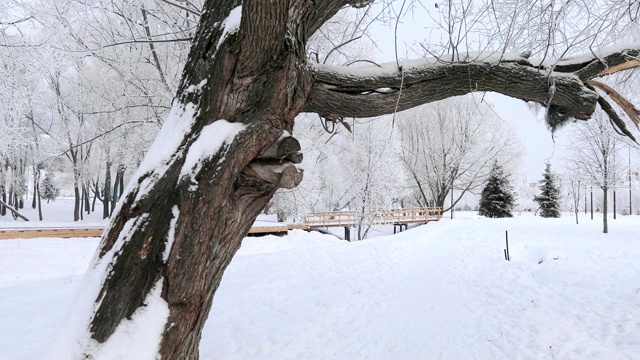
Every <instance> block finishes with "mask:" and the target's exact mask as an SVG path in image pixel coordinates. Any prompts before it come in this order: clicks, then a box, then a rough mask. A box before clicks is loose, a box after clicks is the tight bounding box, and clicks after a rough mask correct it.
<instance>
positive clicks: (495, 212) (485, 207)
mask: <svg viewBox="0 0 640 360" xmlns="http://www.w3.org/2000/svg"><path fill="white" fill-rule="evenodd" d="M514 206H515V196H514V192H513V187H512V186H511V183H510V180H509V176H508V175H506V174H505V173H504V170H503V169H502V166H500V165H498V162H497V161H496V162H494V163H493V167H492V168H491V173H490V174H489V180H488V181H487V185H486V186H485V187H484V189H483V190H482V196H481V197H480V209H479V211H478V214H479V215H483V216H486V217H490V218H503V217H513V214H512V213H511V212H512V211H513V207H514Z"/></svg>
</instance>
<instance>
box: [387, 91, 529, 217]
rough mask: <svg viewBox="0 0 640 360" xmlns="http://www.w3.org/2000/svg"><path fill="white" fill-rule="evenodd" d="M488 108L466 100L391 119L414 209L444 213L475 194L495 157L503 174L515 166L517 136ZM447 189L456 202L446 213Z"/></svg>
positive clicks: (472, 98)
mask: <svg viewBox="0 0 640 360" xmlns="http://www.w3.org/2000/svg"><path fill="white" fill-rule="evenodd" d="M491 106H492V105H491V104H489V103H487V101H486V100H485V101H482V99H481V97H480V96H474V95H473V94H470V95H467V96H459V97H454V98H450V99H446V100H442V101H438V102H435V103H432V104H427V105H424V106H420V107H417V108H414V109H410V110H406V111H403V112H402V113H399V114H398V115H397V123H398V125H399V128H400V132H401V139H402V160H403V163H404V164H405V166H406V168H407V171H408V172H409V174H410V177H411V179H412V182H413V185H414V188H415V189H416V191H415V192H414V193H415V200H416V202H417V203H418V204H419V205H421V206H427V204H429V205H430V206H437V207H440V208H442V211H447V210H449V209H450V208H451V207H453V206H455V204H456V203H458V201H459V200H460V199H461V198H462V197H463V196H464V194H465V193H467V192H474V191H479V190H480V189H481V186H482V185H483V182H484V180H485V179H486V178H487V176H489V171H490V170H491V166H492V165H493V162H494V160H495V159H496V157H500V158H501V159H504V162H503V164H504V165H506V166H508V167H509V168H512V167H514V166H515V165H517V162H518V160H519V150H518V139H517V135H516V134H515V133H514V131H513V129H512V128H510V127H509V126H508V125H507V124H505V122H504V121H503V120H502V119H500V118H499V117H498V116H497V115H496V113H495V112H494V111H493V109H492V108H491ZM452 187H455V190H457V197H456V198H455V199H454V201H453V203H452V204H450V205H449V208H446V207H445V201H446V199H447V198H448V197H449V196H450V193H451V191H453V189H452Z"/></svg>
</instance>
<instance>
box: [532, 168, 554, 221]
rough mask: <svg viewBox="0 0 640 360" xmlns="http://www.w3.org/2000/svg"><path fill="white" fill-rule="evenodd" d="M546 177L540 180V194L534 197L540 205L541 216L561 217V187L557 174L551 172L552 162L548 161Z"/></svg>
mask: <svg viewBox="0 0 640 360" xmlns="http://www.w3.org/2000/svg"><path fill="white" fill-rule="evenodd" d="M543 176H544V179H542V180H540V192H541V193H540V195H537V196H535V197H534V198H533V201H535V202H537V203H538V205H539V208H538V210H539V211H540V216H541V217H545V218H559V217H560V189H559V188H558V185H557V179H558V178H557V176H556V174H554V173H552V172H551V164H549V163H547V168H546V170H545V171H544V174H543Z"/></svg>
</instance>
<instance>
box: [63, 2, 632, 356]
mask: <svg viewBox="0 0 640 360" xmlns="http://www.w3.org/2000/svg"><path fill="white" fill-rule="evenodd" d="M369 3H370V1H369V0H325V1H308V0H270V1H256V0H247V1H244V2H243V3H242V6H240V4H241V2H240V1H239V0H217V1H213V0H207V1H206V2H205V5H204V9H203V11H202V17H201V20H200V26H199V28H198V31H197V34H196V36H195V38H194V41H193V44H192V48H191V51H190V54H189V57H188V60H187V64H186V67H185V70H184V72H183V79H182V82H181V85H180V87H179V90H178V94H177V97H176V99H175V100H174V102H173V104H172V108H171V112H170V115H169V117H168V119H167V120H166V121H165V123H164V125H163V127H162V130H161V131H160V134H159V135H158V138H157V139H156V141H155V142H154V144H153V145H152V147H151V149H150V150H149V151H148V154H149V155H148V156H147V158H145V160H144V161H143V163H142V164H141V166H140V168H139V169H138V171H137V172H136V174H135V175H134V176H133V179H132V181H131V182H130V184H129V186H128V187H127V192H126V193H125V195H124V199H123V200H122V201H121V202H120V203H119V205H118V208H117V212H116V214H115V216H114V217H113V218H112V220H111V223H110V225H109V227H108V229H107V230H106V231H105V234H104V235H103V238H102V241H101V244H100V249H99V253H98V256H96V258H95V260H94V263H93V264H92V266H91V268H90V270H89V271H88V272H87V274H86V276H85V280H84V282H83V284H82V285H81V289H80V292H81V296H79V297H78V300H77V304H76V305H74V312H75V313H74V316H75V318H73V319H71V320H70V322H69V324H70V325H69V326H70V328H65V329H64V330H63V332H62V334H63V335H62V336H63V338H62V340H61V342H60V343H59V344H61V346H60V347H59V348H57V349H56V350H54V351H53V352H52V353H54V354H56V355H57V356H59V358H63V359H70V358H71V359H73V358H83V359H85V358H89V359H92V358H98V357H100V354H105V353H108V354H110V356H111V355H112V357H113V358H118V355H117V354H122V356H120V358H127V357H129V358H131V356H132V355H131V354H134V353H135V354H138V353H141V354H144V355H141V356H137V357H136V358H137V359H142V358H145V356H146V357H148V358H151V359H153V358H156V357H161V358H162V359H164V360H166V359H180V360H182V359H196V358H198V348H199V341H200V337H201V333H202V328H203V326H204V323H205V321H206V319H207V317H208V314H209V310H210V308H211V304H212V299H213V295H214V293H215V291H216V289H217V288H218V285H219V284H220V280H221V278H222V274H223V273H224V270H225V268H226V267H227V265H228V264H229V262H230V261H231V259H232V257H233V255H234V254H235V252H236V251H237V250H238V248H239V247H240V243H241V240H242V238H243V237H244V236H245V235H246V234H247V232H248V230H249V229H250V227H251V225H252V223H253V221H254V219H255V217H256V216H257V215H258V213H259V212H260V210H261V209H262V208H264V206H265V205H266V204H267V203H268V201H269V200H270V199H271V197H272V196H273V194H274V192H275V191H276V189H277V188H278V187H279V186H295V185H297V182H299V181H300V176H299V175H296V174H292V173H291V170H290V169H291V167H290V166H288V165H287V164H285V165H283V166H279V167H275V166H273V161H275V160H276V159H266V160H265V159H259V157H260V155H261V153H262V152H263V151H264V150H265V149H267V148H268V147H269V146H270V145H272V144H273V143H274V142H276V141H277V140H278V139H280V138H282V136H283V134H284V131H289V132H290V131H291V129H292V127H293V119H294V117H295V116H296V115H297V114H298V113H300V112H301V111H302V110H303V109H304V108H305V106H306V109H307V110H310V111H314V112H318V113H320V114H331V113H333V114H336V113H337V114H342V115H347V116H374V115H380V114H384V113H389V112H392V111H393V110H394V108H395V104H396V101H397V99H398V98H399V97H398V94H392V95H387V94H386V93H385V94H381V93H380V92H379V91H376V90H377V89H380V88H389V87H391V88H394V89H397V88H399V87H400V86H401V76H402V77H403V78H404V84H405V85H404V86H405V87H406V89H404V90H403V92H402V97H401V98H400V105H399V107H400V108H407V107H410V106H416V105H419V104H423V103H426V102H429V101H435V100H438V99H442V98H445V97H448V96H453V95H460V94H463V93H468V92H471V91H474V90H494V91H500V92H503V93H506V94H508V95H511V96H516V97H519V98H522V99H527V100H533V101H537V102H540V103H542V102H544V101H546V100H547V97H548V96H547V95H548V94H547V93H548V85H547V84H549V79H550V77H553V78H554V79H555V83H556V87H557V90H556V96H555V97H554V98H553V102H552V104H553V105H554V106H558V107H562V106H565V107H566V111H567V112H568V113H570V114H573V115H575V116H576V117H579V118H587V117H589V116H590V114H591V113H592V112H593V110H594V108H595V103H596V100H597V97H598V96H597V94H596V93H595V92H594V91H592V90H590V89H588V88H586V87H585V86H584V84H582V81H581V78H580V77H579V76H575V75H574V74H573V73H572V74H570V75H567V74H562V73H560V72H559V71H560V70H562V69H563V68H562V64H559V65H558V66H556V68H555V70H556V71H555V72H553V76H552V75H551V73H550V71H547V70H546V69H543V68H540V67H534V66H531V64H527V63H526V62H524V64H521V63H520V62H519V63H516V62H514V63H509V64H508V65H507V66H502V65H501V64H500V63H494V64H491V63H489V64H487V63H463V64H455V63H454V64H447V63H443V65H442V66H440V64H439V65H438V66H432V65H430V66H429V69H430V70H428V71H426V72H424V71H423V72H422V73H420V72H415V71H414V72H412V70H415V69H412V68H407V70H406V72H405V70H404V69H402V70H401V71H402V74H401V72H400V71H398V69H392V71H391V72H393V74H391V75H389V74H385V73H384V72H383V73H382V74H381V75H380V74H379V75H376V74H378V73H380V70H377V71H378V72H377V73H374V74H373V75H371V76H367V77H364V76H361V77H360V78H358V77H356V76H351V77H350V76H346V75H345V74H344V73H343V72H340V71H336V70H335V69H332V68H328V67H323V66H309V65H308V64H307V61H306V58H307V57H306V52H305V43H306V41H307V39H308V37H309V36H311V35H312V34H313V33H314V32H315V31H316V30H317V29H318V28H319V27H320V26H321V25H322V24H323V23H324V22H326V21H327V20H328V19H329V18H330V17H332V16H333V15H334V14H335V13H336V12H337V11H338V10H339V9H341V8H342V7H343V6H345V5H348V4H352V5H353V6H366V5H368V4H369ZM240 15H241V19H242V20H241V21H240ZM634 54H637V53H634ZM632 55H633V54H632ZM598 66H599V65H597V64H596V65H594V66H592V67H590V70H593V69H594V68H595V69H596V70H598V69H604V68H605V67H604V66H603V67H598ZM572 69H573V68H572ZM578 70H579V68H578ZM448 71H450V73H449V72H448ZM565 71H566V69H565ZM572 71H574V70H572ZM597 73H598V71H596V72H595V74H597ZM403 74H404V75H403ZM483 74H484V75H483ZM387 75H389V76H387ZM483 76H484V77H483ZM471 82H473V83H474V84H475V87H469V84H470V83H471ZM450 84H451V86H449V85H450ZM515 84H518V85H522V88H521V89H517V86H515ZM363 102H368V103H367V104H366V106H363ZM369 105H370V106H369ZM332 110H336V111H335V112H332ZM277 161H282V162H284V163H286V162H287V160H286V159H277ZM256 169H257V170H256ZM268 169H272V170H273V171H276V172H278V173H277V174H275V175H274V174H273V171H269V170H268ZM285 169H289V170H285ZM285 171H286V176H284V175H285ZM265 174H266V175H265ZM283 177H286V181H283V180H282V179H283ZM76 189H77V187H76ZM125 320H128V321H126V322H125ZM123 323H126V325H123ZM123 327H128V329H127V330H124V329H123ZM86 329H89V330H88V332H87V331H86ZM120 331H127V333H126V336H113V335H114V334H115V333H119V332H120ZM121 335H122V334H121ZM65 336H67V337H66V338H65ZM114 338H116V339H119V340H117V341H116V340H113V339H114ZM153 338H157V339H158V341H159V342H158V343H157V344H149V343H148V342H145V341H143V339H153ZM65 340H66V342H65ZM145 346H146V347H154V349H151V350H154V351H148V352H144V351H141V347H145ZM136 350H140V351H138V352H136ZM142 350H144V349H142ZM148 350H149V349H148ZM69 351H72V354H69ZM151 352H155V353H154V354H150V353H151ZM114 354H116V355H114ZM149 354H150V355H149Z"/></svg>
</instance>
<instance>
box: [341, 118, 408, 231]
mask: <svg viewBox="0 0 640 360" xmlns="http://www.w3.org/2000/svg"><path fill="white" fill-rule="evenodd" d="M390 120H391V119H390V118H389V117H387V118H386V119H385V120H382V119H378V122H380V123H382V124H373V122H372V121H371V120H368V121H365V122H364V123H363V124H358V123H357V122H356V123H355V126H354V133H353V137H352V138H351V139H349V140H348V142H346V143H344V144H342V146H343V149H344V151H343V154H344V155H343V157H342V159H343V161H341V162H340V169H341V171H342V172H343V173H344V174H350V176H349V177H350V179H351V181H350V185H351V186H350V190H349V194H350V196H351V198H352V200H351V201H350V204H349V209H350V210H355V211H356V212H357V213H358V214H359V220H358V225H357V234H358V240H362V239H364V238H366V237H367V234H368V232H369V230H370V228H371V225H372V221H373V218H372V217H371V214H372V213H373V212H375V211H377V210H386V209H396V208H399V205H400V204H399V200H400V199H401V198H403V197H404V196H405V195H406V194H407V175H406V171H405V169H404V167H403V166H402V162H401V161H400V157H399V155H400V142H399V139H398V137H399V136H398V132H397V131H395V132H394V131H389V129H390V128H391V121H390ZM380 125H382V126H380ZM385 125H386V126H385Z"/></svg>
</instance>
